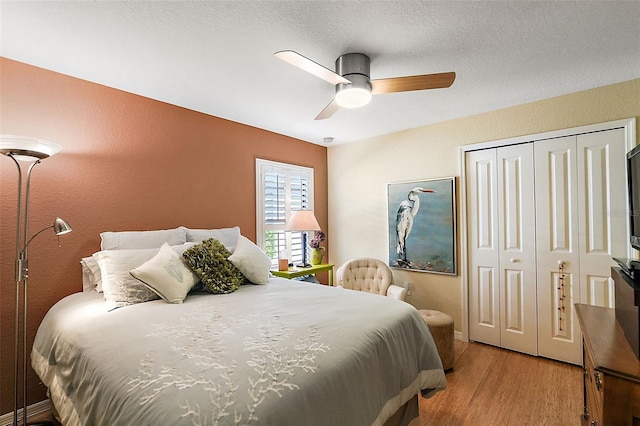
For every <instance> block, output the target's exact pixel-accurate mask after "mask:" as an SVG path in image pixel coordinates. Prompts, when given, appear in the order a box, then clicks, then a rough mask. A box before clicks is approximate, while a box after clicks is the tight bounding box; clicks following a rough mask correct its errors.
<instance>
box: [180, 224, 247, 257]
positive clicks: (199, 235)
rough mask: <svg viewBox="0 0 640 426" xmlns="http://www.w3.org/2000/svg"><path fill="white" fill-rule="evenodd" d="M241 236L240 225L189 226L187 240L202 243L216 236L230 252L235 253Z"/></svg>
mask: <svg viewBox="0 0 640 426" xmlns="http://www.w3.org/2000/svg"><path fill="white" fill-rule="evenodd" d="M239 236H240V227H239V226H234V227H233V228H219V229H188V228H187V241H189V242H196V243H201V242H202V241H204V240H208V239H209V238H215V239H216V240H218V241H220V242H221V243H222V245H223V246H225V247H226V248H227V250H229V253H233V251H234V250H235V249H236V242H237V241H238V237H239Z"/></svg>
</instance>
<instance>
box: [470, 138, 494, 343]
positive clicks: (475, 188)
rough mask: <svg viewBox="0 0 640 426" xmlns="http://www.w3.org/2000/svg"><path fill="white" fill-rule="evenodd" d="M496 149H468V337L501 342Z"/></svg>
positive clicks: (488, 341)
mask: <svg viewBox="0 0 640 426" xmlns="http://www.w3.org/2000/svg"><path fill="white" fill-rule="evenodd" d="M496 161H497V159H496V150H495V149H487V150H482V151H472V152H467V153H466V171H467V179H466V180H467V182H466V185H467V188H468V190H467V194H468V197H467V218H468V220H469V222H470V223H469V228H468V229H469V233H468V253H469V261H468V265H469V286H468V288H469V338H470V339H471V340H475V341H478V342H484V343H489V344H492V345H497V346H499V345H500V300H499V280H500V276H499V269H498V247H499V244H498V216H499V214H498V210H497V208H498V207H497V203H498V198H497V195H496V192H497V185H498V182H497V169H496Z"/></svg>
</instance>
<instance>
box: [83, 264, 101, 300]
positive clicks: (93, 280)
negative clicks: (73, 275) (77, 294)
mask: <svg viewBox="0 0 640 426" xmlns="http://www.w3.org/2000/svg"><path fill="white" fill-rule="evenodd" d="M80 264H81V265H82V291H97V292H99V293H102V275H101V274H100V265H98V261H97V260H96V258H95V257H93V256H89V257H83V258H82V260H81V261H80Z"/></svg>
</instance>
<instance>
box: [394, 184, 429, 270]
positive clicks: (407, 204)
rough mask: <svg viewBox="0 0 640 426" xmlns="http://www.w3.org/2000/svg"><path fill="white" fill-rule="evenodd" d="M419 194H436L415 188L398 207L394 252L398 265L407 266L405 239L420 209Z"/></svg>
mask: <svg viewBox="0 0 640 426" xmlns="http://www.w3.org/2000/svg"><path fill="white" fill-rule="evenodd" d="M421 192H436V191H434V190H433V189H424V188H420V187H419V186H418V187H415V188H413V189H412V190H411V191H409V195H408V196H407V200H403V201H402V202H401V203H400V206H399V207H398V214H397V215H396V237H397V241H398V245H397V247H396V252H397V254H398V263H400V264H405V265H408V264H409V261H408V260H407V245H406V243H407V238H409V234H410V233H411V228H412V227H413V219H414V218H415V217H416V215H417V214H418V210H419V209H420V197H418V194H419V193H421Z"/></svg>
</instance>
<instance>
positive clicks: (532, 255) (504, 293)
mask: <svg viewBox="0 0 640 426" xmlns="http://www.w3.org/2000/svg"><path fill="white" fill-rule="evenodd" d="M497 164H498V192H497V194H498V211H499V214H500V220H499V232H498V241H499V242H498V244H499V270H500V324H501V327H500V328H501V334H500V340H501V346H502V347H503V348H507V349H513V350H516V351H520V352H525V353H529V354H532V355H537V353H538V343H537V339H538V321H537V312H536V293H537V289H536V246H535V239H536V234H535V208H536V205H535V198H534V191H533V184H534V165H533V144H531V143H528V144H522V145H514V146H509V147H503V148H498V150H497Z"/></svg>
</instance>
